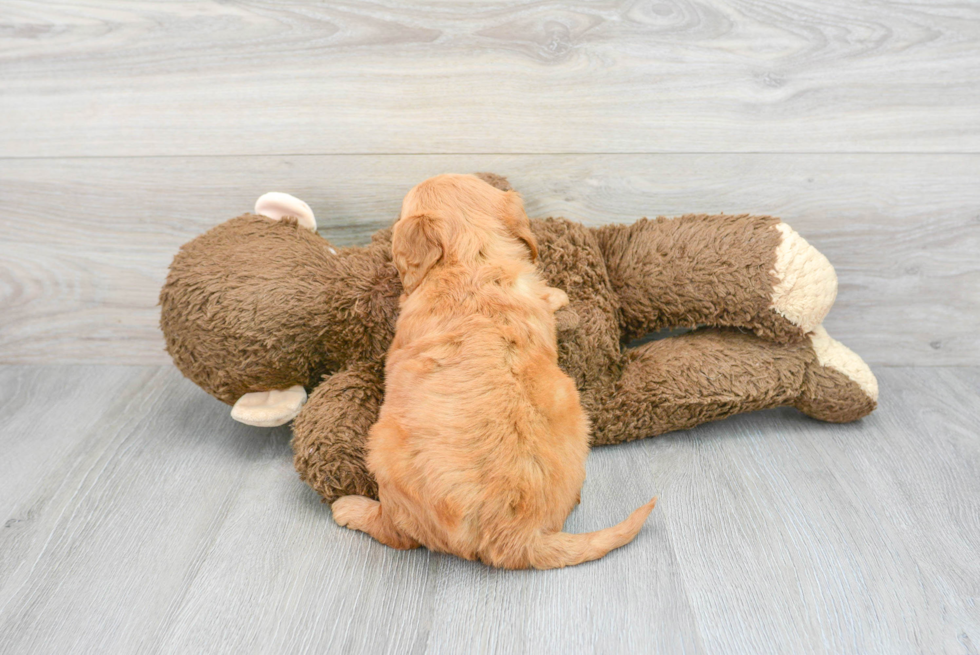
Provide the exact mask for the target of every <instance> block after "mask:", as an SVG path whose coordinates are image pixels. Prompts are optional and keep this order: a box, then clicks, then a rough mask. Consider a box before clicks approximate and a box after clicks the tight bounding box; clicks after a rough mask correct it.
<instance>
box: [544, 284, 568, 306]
mask: <svg viewBox="0 0 980 655" xmlns="http://www.w3.org/2000/svg"><path fill="white" fill-rule="evenodd" d="M544 298H545V300H547V301H548V306H549V307H550V308H551V311H553V312H556V311H558V310H559V309H561V308H562V307H564V306H565V305H567V304H568V294H567V293H565V292H564V291H562V290H561V289H558V288H555V287H548V291H547V292H545V296H544Z"/></svg>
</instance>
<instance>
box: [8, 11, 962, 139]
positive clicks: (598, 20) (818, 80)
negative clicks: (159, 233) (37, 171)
mask: <svg viewBox="0 0 980 655" xmlns="http://www.w3.org/2000/svg"><path fill="white" fill-rule="evenodd" d="M0 12H2V13H0V22H2V24H3V34H4V42H3V45H2V47H0V78H2V79H3V81H4V92H3V94H0V116H3V127H4V128H5V129H0V153H2V154H3V155H5V156H10V157H33V156H45V157H51V156H91V155H184V154H200V155H214V154H223V155H231V154H239V155H241V154H251V155H265V154H268V153H304V154H333V153H417V152H439V153H460V152H485V153H486V152H495V153H512V154H513V153H539V152H549V153H564V152H592V153H602V152H772V151H779V152H800V151H819V152H840V151H848V152H856V151H865V152H867V151H873V152H885V151H887V152H908V151H915V152H977V151H978V149H980V88H978V86H977V84H976V80H977V76H978V74H980V48H978V46H977V43H978V41H980V7H978V6H977V5H976V3H972V2H965V3H963V2H961V3H954V2H944V3H935V2H932V1H930V0H910V1H908V2H901V3H898V2H887V1H885V0H875V1H871V2H865V3H854V2H849V1H847V0H835V1H833V2H823V1H821V0H793V1H792V2H745V1H742V0H718V1H712V2H700V1H688V0H672V1H670V2H659V3H648V2H627V3H621V2H614V1H612V0H604V1H603V2H598V3H597V2H588V3H587V2H568V3H564V2H563V3H555V2H535V3H526V2H523V1H522V0H501V1H499V2H492V3H487V2H483V1H481V2H475V1H468V2H455V3H445V2H438V1H433V0H430V1H428V2H403V1H398V0H381V1H379V2H371V3H365V2H355V1H353V0H348V1H345V2H331V3H318V4H315V5H310V4H309V3H303V2H299V1H296V0H293V1H290V2H275V3H273V2H264V1H260V2H250V3H225V2H219V1H218V0H202V1H200V2H151V1H135V0H130V1H126V2H116V3H69V2H45V3H38V2H33V1H31V0H7V2H4V4H3V7H2V9H0Z"/></svg>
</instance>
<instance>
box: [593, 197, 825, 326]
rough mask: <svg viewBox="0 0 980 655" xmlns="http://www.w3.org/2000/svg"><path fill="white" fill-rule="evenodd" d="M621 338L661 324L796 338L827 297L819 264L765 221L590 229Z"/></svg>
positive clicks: (777, 225) (697, 218) (776, 224)
mask: <svg viewBox="0 0 980 655" xmlns="http://www.w3.org/2000/svg"><path fill="white" fill-rule="evenodd" d="M595 234H596V238H597V239H598V241H599V245H600V248H601V249H602V252H603V256H604V258H605V261H606V268H607V271H608V273H609V278H610V281H611V282H612V285H613V288H614V290H615V291H616V293H617V294H618V295H619V298H620V302H621V306H622V317H623V319H622V329H623V332H624V336H625V337H626V338H628V339H631V338H637V337H641V336H643V335H645V334H648V333H650V332H655V331H657V330H660V329H663V328H668V327H677V326H685V327H695V326H698V325H711V326H731V327H742V328H748V329H750V330H752V331H753V332H755V333H756V334H758V335H759V336H763V337H766V338H768V339H772V340H775V341H779V342H788V341H800V340H802V339H803V337H804V336H805V335H806V334H807V333H808V332H810V331H811V330H813V329H814V328H816V327H817V326H818V325H820V323H821V322H822V321H823V318H824V316H826V314H827V312H828V311H829V310H830V307H831V305H832V304H833V302H834V298H835V297H836V294H837V276H836V274H835V273H834V269H833V267H832V266H831V265H830V262H828V261H827V258H826V257H824V256H823V255H822V254H820V253H819V252H818V251H817V250H816V249H815V248H813V247H812V246H811V245H809V244H808V243H807V242H806V241H804V240H803V238H802V237H800V235H798V234H797V233H796V232H795V231H793V229H792V228H790V227H789V226H788V225H786V224H785V223H782V222H781V221H780V220H779V219H777V218H772V217H769V216H725V215H716V216H705V215H689V216H682V217H680V218H675V219H663V218H660V219H657V220H655V221H650V220H647V219H643V220H640V221H638V222H637V223H634V224H633V225H607V226H603V227H601V228H596V229H595Z"/></svg>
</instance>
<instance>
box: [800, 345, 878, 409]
mask: <svg viewBox="0 0 980 655" xmlns="http://www.w3.org/2000/svg"><path fill="white" fill-rule="evenodd" d="M810 343H811V346H812V348H813V351H814V354H815V356H816V361H815V362H814V363H813V364H811V365H810V366H808V367H807V372H806V376H805V377H804V379H803V387H802V392H801V393H800V395H799V397H798V398H797V399H796V401H795V402H794V405H795V406H796V407H797V408H798V409H799V410H800V411H802V412H803V413H804V414H806V415H808V416H812V417H813V418H818V419H820V420H821V421H830V422H832V423H847V422H849V421H854V420H857V419H859V418H861V417H862V416H866V415H867V414H870V413H871V412H872V411H874V409H875V407H876V406H877V404H878V380H876V379H875V376H874V373H872V372H871V369H870V368H868V365H867V364H865V363H864V360H863V359H861V358H860V357H858V356H857V355H856V354H855V353H854V352H853V351H851V350H850V349H849V348H847V347H846V346H844V345H843V344H842V343H841V342H839V341H837V340H836V339H833V338H831V336H830V335H829V334H827V330H825V329H824V328H823V326H822V325H821V326H818V327H817V329H816V330H814V331H813V334H811V335H810Z"/></svg>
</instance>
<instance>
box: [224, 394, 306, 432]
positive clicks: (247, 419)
mask: <svg viewBox="0 0 980 655" xmlns="http://www.w3.org/2000/svg"><path fill="white" fill-rule="evenodd" d="M305 402H306V389H304V388H303V387H302V386H300V385H298V384H297V385H295V386H292V387H290V388H288V389H284V390H282V391H279V390H276V391H256V392H254V393H247V394H245V395H244V396H242V397H241V398H239V399H238V402H236V403H235V405H234V406H233V407H232V408H231V417H232V418H233V419H235V420H236V421H238V422H240V423H245V424H246V425H254V426H257V427H260V428H272V427H275V426H277V425H285V424H286V423H289V422H290V421H292V420H293V419H294V418H296V415H297V414H299V412H300V409H301V408H302V407H303V403H305Z"/></svg>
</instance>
